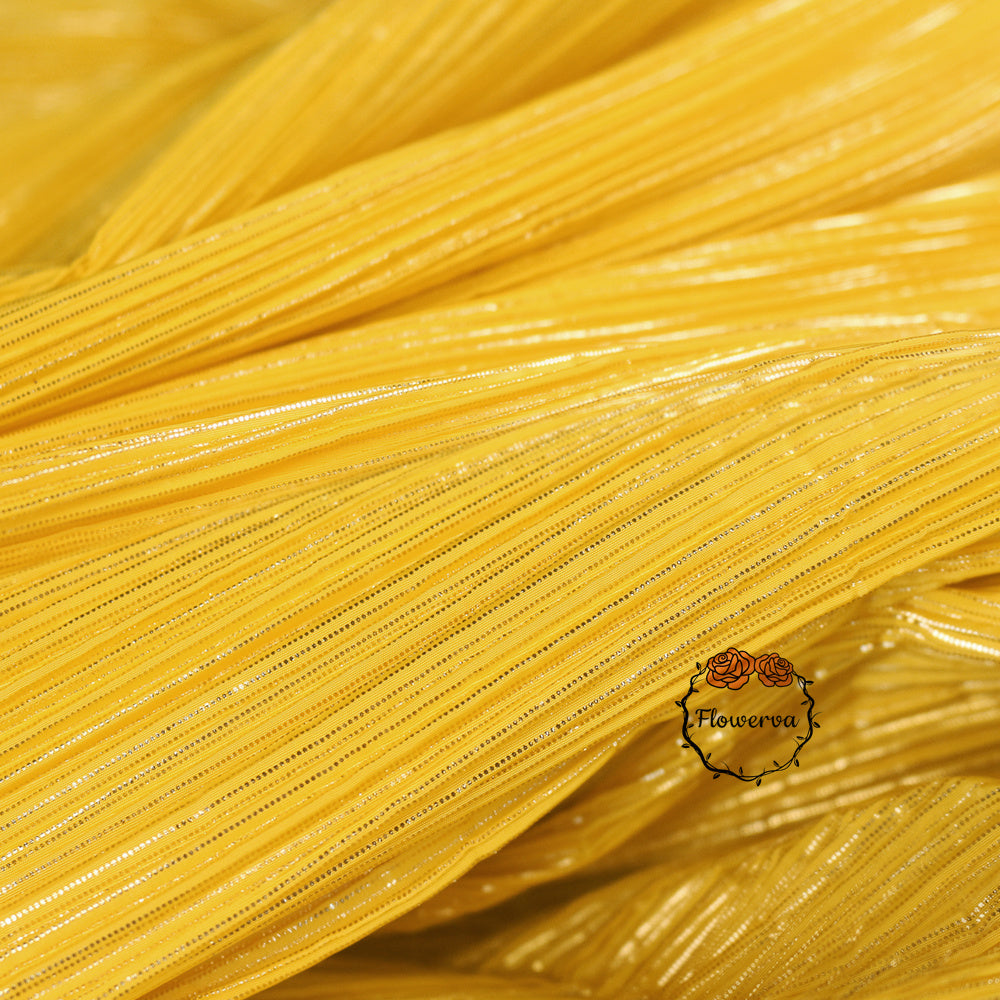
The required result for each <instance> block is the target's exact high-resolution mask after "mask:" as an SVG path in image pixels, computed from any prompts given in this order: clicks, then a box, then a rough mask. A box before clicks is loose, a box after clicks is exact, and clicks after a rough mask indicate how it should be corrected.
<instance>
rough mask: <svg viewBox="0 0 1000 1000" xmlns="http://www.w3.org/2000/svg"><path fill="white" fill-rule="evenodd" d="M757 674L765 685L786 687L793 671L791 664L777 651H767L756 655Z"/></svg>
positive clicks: (790, 681)
mask: <svg viewBox="0 0 1000 1000" xmlns="http://www.w3.org/2000/svg"><path fill="white" fill-rule="evenodd" d="M756 667H757V676H758V677H759V678H760V682H761V684H764V685H765V686H766V687H788V685H789V684H791V683H792V677H793V676H794V675H795V671H794V669H793V668H792V665H791V664H790V663H789V662H788V660H786V659H785V658H784V657H783V656H780V655H779V654H778V653H768V654H767V655H766V656H758V657H757V663H756Z"/></svg>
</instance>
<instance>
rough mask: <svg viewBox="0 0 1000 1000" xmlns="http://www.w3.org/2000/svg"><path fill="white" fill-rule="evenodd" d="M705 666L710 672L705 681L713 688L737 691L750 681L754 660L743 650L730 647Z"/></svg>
mask: <svg viewBox="0 0 1000 1000" xmlns="http://www.w3.org/2000/svg"><path fill="white" fill-rule="evenodd" d="M705 666H706V668H707V670H708V674H707V675H706V677H705V679H706V680H707V681H708V683H709V684H711V685H712V687H717V688H724V687H727V688H731V689H732V690H733V691H736V690H738V689H739V688H741V687H743V685H744V684H746V682H747V681H748V680H750V675H751V674H752V673H753V670H754V658H753V657H752V656H751V655H750V654H749V653H744V652H743V650H742V649H733V647H732V646H730V647H729V649H727V650H726V651H725V652H724V653H716V654H715V656H713V657H712V658H711V659H710V660H709V661H708V663H707V664H706V665H705Z"/></svg>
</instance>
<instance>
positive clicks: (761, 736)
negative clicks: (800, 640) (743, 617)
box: [677, 646, 819, 785]
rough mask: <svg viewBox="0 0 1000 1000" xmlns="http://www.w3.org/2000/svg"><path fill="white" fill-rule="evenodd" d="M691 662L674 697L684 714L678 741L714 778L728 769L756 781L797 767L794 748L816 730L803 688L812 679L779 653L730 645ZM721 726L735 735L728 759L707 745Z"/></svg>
mask: <svg viewBox="0 0 1000 1000" xmlns="http://www.w3.org/2000/svg"><path fill="white" fill-rule="evenodd" d="M695 665H696V666H697V668H698V671H697V673H695V675H694V676H693V677H692V678H691V684H690V686H689V688H688V693H687V694H686V695H685V696H684V698H683V699H682V700H681V701H679V702H677V706H678V707H679V708H680V709H681V710H682V711H683V713H684V726H683V733H684V741H685V742H684V744H683V746H685V747H688V748H690V749H693V750H695V751H696V752H697V754H698V756H699V757H700V758H701V762H702V763H703V764H704V765H705V767H707V768H708V769H709V770H710V771H714V772H715V773H714V774H713V775H712V777H713V778H718V777H720V776H721V775H723V774H731V775H732V776H733V777H734V778H739V779H740V781H755V782H756V783H757V784H758V785H759V784H760V782H761V779H762V778H763V777H764V775H766V774H773V773H774V772H775V771H784V770H785V769H786V768H788V767H790V766H791V765H792V764H794V765H795V766H796V767H798V766H799V760H798V756H799V751H800V750H801V749H802V747H804V746H805V745H806V744H807V743H808V742H809V740H810V739H811V737H812V734H813V730H814V729H819V723H818V722H816V721H815V720H814V718H813V709H814V708H815V705H816V703H815V702H814V701H813V698H812V695H810V694H809V690H808V688H809V685H810V684H812V681H807V680H806V679H805V678H804V677H801V676H800V675H799V674H797V673H796V672H795V668H794V667H793V666H792V664H791V663H790V662H789V661H788V660H786V659H785V657H783V656H781V655H780V654H779V653H766V654H765V655H764V656H751V655H750V654H749V653H747V652H746V651H745V650H742V649H734V648H733V647H732V646H730V647H729V649H727V650H726V651H725V652H724V653H716V654H715V656H712V657H710V658H709V660H708V662H707V663H706V664H705V666H704V668H703V667H702V665H701V664H700V663H698V664H695ZM751 678H756V683H751ZM703 682H704V683H703ZM748 685H749V687H748ZM803 709H804V711H803ZM726 731H728V733H729V734H730V736H733V735H734V734H739V736H740V739H739V740H738V741H736V742H735V744H734V745H733V746H732V747H728V748H727V750H726V756H727V758H728V760H726V761H722V762H719V761H713V760H712V755H713V753H714V752H715V751H714V750H713V749H710V744H711V743H712V742H713V740H714V741H718V740H720V739H721V738H722V734H723V733H725V732H726Z"/></svg>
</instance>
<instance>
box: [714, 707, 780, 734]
mask: <svg viewBox="0 0 1000 1000" xmlns="http://www.w3.org/2000/svg"><path fill="white" fill-rule="evenodd" d="M798 724H799V720H798V719H797V718H795V716H794V715H723V714H722V713H721V712H718V711H716V710H715V709H714V708H699V709H698V725H699V726H704V725H708V726H715V728H716V729H725V728H726V726H737V727H740V726H748V727H749V728H750V729H760V728H762V727H764V726H765V725H771V726H773V727H775V728H777V727H778V726H786V727H788V728H789V729H794V728H795V727H796V726H797V725H798Z"/></svg>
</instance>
